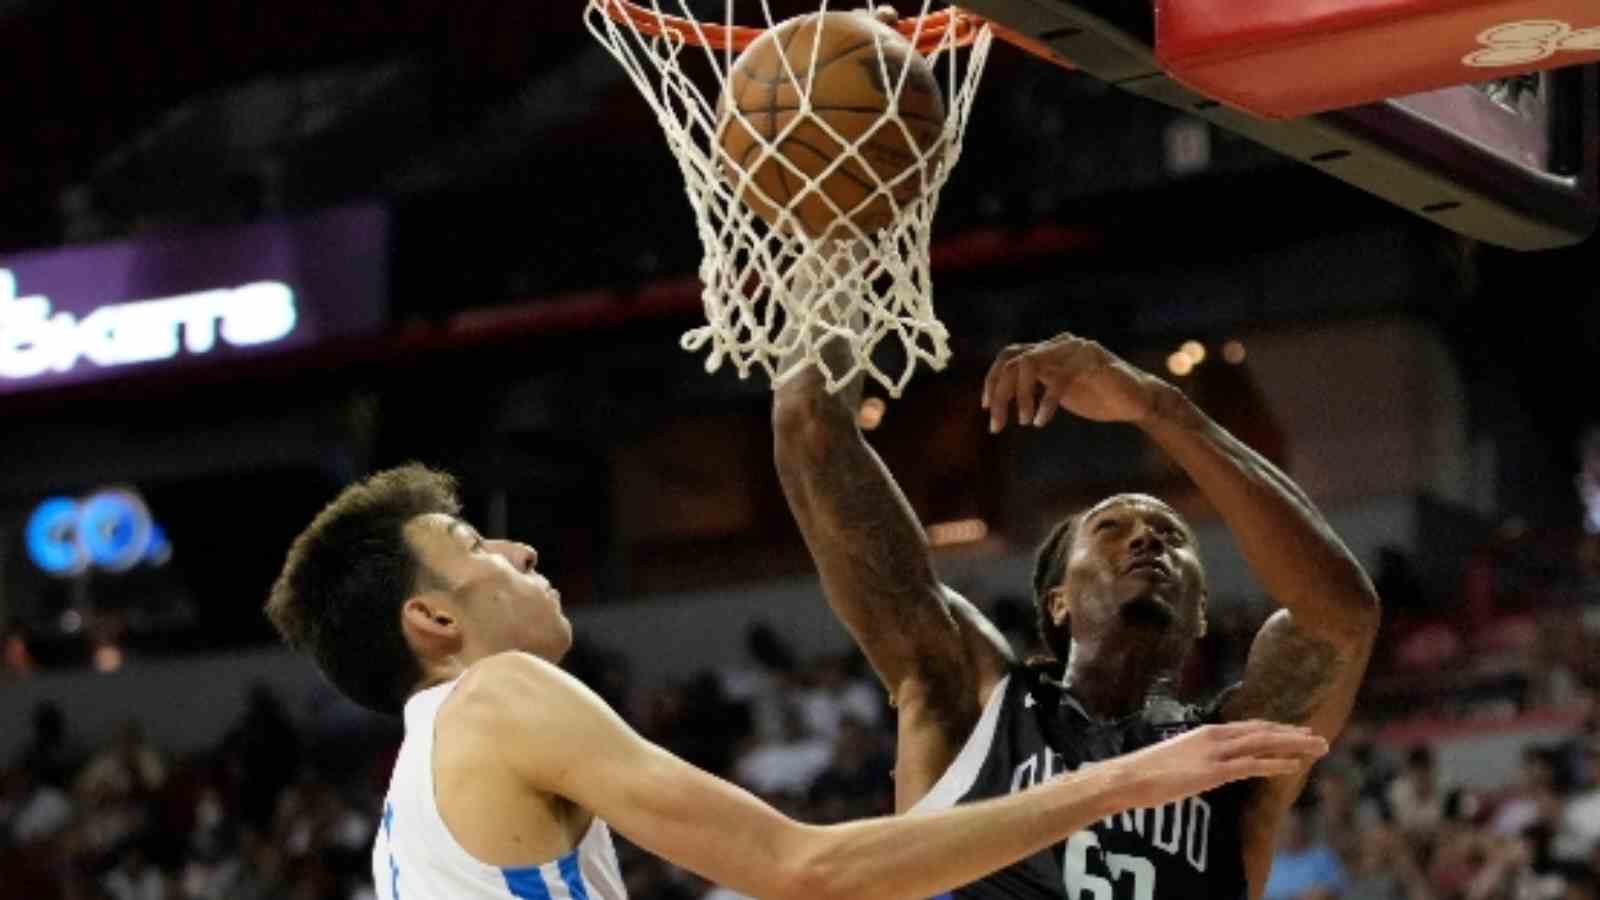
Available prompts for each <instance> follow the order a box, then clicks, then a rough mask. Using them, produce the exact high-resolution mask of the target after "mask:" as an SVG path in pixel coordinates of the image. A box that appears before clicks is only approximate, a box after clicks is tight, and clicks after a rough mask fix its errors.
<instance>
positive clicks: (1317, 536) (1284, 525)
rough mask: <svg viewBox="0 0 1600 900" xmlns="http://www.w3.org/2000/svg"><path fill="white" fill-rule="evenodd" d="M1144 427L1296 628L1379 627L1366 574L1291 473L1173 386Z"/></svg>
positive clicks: (1347, 632) (1343, 631)
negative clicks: (1224, 527)
mask: <svg viewBox="0 0 1600 900" xmlns="http://www.w3.org/2000/svg"><path fill="white" fill-rule="evenodd" d="M1140 427H1141V428H1142V429H1143V430H1144V431H1145V433H1146V434H1147V435H1149V436H1150V438H1151V439H1152V440H1154V441H1155V442H1156V444H1157V445H1159V446H1160V447H1161V448H1162V449H1163V450H1165V451H1166V452H1167V454H1168V455H1170V456H1171V457H1172V458H1173V459H1174V460H1176V461H1177V462H1178V464H1179V465H1180V466H1182V467H1183V469H1184V471H1185V472H1187V473H1188V474H1189V477H1190V478H1192V479H1193V480H1194V482H1195V484H1197V485H1198V486H1199V487H1200V490H1201V491H1202V492H1204V494H1205V496H1206V499H1208V500H1209V501H1210V502H1211V504H1212V505H1213V506H1214V507H1216V509H1217V511H1218V512H1219V513H1220V514H1221V515H1222V518H1223V520H1224V521H1225V522H1226V523H1227V525H1228V528H1229V530H1230V531H1232V532H1233V535H1234V537H1235V539H1236V540H1237V541H1238V545H1239V550H1240V552H1241V553H1243V555H1244V558H1245V561H1246V562H1247V563H1249V565H1250V568H1251V570H1252V571H1253V572H1254V573H1255V574H1256V577H1257V578H1259V579H1260V581H1261V584H1262V587H1264V588H1266V590H1267V591H1268V593H1270V594H1271V595H1272V597H1273V598H1274V599H1275V600H1277V601H1278V602H1279V603H1282V604H1283V605H1284V606H1285V607H1287V608H1288V609H1289V610H1290V611H1291V612H1292V613H1293V615H1294V618H1295V623H1296V625H1297V627H1298V628H1300V629H1301V630H1302V631H1304V632H1306V633H1310V634H1319V635H1327V636H1330V637H1334V636H1339V637H1343V636H1361V635H1366V634H1368V633H1370V631H1371V630H1372V629H1373V628H1375V627H1376V624H1377V613H1378V606H1377V598H1376V595H1375V594H1374V592H1373V589H1372V584H1371V582H1370V581H1369V580H1368V579H1367V576H1366V573H1365V572H1363V571H1362V569H1361V566H1360V565H1359V564H1358V563H1357V562H1356V560H1355V558H1354V557H1353V556H1351V554H1350V551H1349V550H1348V549H1347V548H1346V547H1345V545H1344V542H1342V541H1341V540H1339V537H1338V536H1337V535H1336V534H1334V532H1333V529H1332V528H1331V527H1330V526H1329V525H1328V523H1327V521H1326V520H1325V519H1323V517H1322V515H1321V513H1319V512H1318V511H1317V509H1316V507H1315V506H1314V505H1313V504H1312V502H1311V500H1310V499H1309V498H1308V497H1306V495H1305V493H1304V492H1303V491H1301V490H1300V488H1299V486H1298V485H1296V484H1295V483H1294V482H1293V481H1291V480H1290V479H1289V476H1287V475H1285V474H1284V473H1283V472H1282V471H1281V470H1279V469H1278V467H1277V466H1274V465H1273V464H1272V463H1270V462H1268V461H1267V460H1266V459H1265V458H1264V457H1262V456H1261V455H1260V454H1258V453H1256V452H1255V451H1254V450H1252V449H1250V448H1249V447H1248V446H1246V445H1245V444H1244V443H1243V442H1241V441H1240V440H1238V439H1237V438H1235V437H1234V436H1233V435H1231V434H1229V433H1228V432H1227V430H1225V429H1223V428H1222V427H1221V426H1219V425H1217V424H1216V423H1215V422H1213V421H1212V420H1211V419H1210V418H1209V417H1208V416H1206V414H1205V413H1204V412H1202V411H1200V410H1199V409H1198V408H1196V407H1195V406H1194V404H1192V403H1190V402H1189V400H1188V398H1187V397H1184V396H1183V394H1181V393H1180V392H1178V391H1177V390H1176V389H1175V388H1170V387H1168V388H1164V389H1163V390H1162V392H1161V394H1160V395H1159V399H1158V401H1157V402H1156V404H1155V405H1154V408H1153V409H1152V412H1151V413H1150V415H1149V416H1148V417H1147V418H1146V419H1145V420H1144V421H1143V422H1141V423H1140Z"/></svg>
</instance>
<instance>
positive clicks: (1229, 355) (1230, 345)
mask: <svg viewBox="0 0 1600 900" xmlns="http://www.w3.org/2000/svg"><path fill="white" fill-rule="evenodd" d="M1222 361H1223V362H1225V363H1227V364H1228V365H1230V366H1237V365H1238V364H1240V363H1242V362H1244V344H1242V343H1240V342H1239V341H1229V342H1227V343H1226V344H1223V345H1222Z"/></svg>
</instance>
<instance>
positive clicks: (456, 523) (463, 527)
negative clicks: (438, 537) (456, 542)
mask: <svg viewBox="0 0 1600 900" xmlns="http://www.w3.org/2000/svg"><path fill="white" fill-rule="evenodd" d="M457 531H461V532H463V533H465V534H466V536H467V540H468V541H476V540H477V537H478V530H477V529H475V528H473V527H472V526H471V525H468V524H467V523H466V522H464V521H462V520H460V519H451V520H450V528H449V533H450V535H451V536H452V537H454V536H455V533H456V532H457Z"/></svg>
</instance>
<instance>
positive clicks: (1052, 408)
mask: <svg viewBox="0 0 1600 900" xmlns="http://www.w3.org/2000/svg"><path fill="white" fill-rule="evenodd" d="M1061 392H1062V387H1061V385H1060V383H1059V382H1056V381H1047V382H1045V384H1044V396H1042V397H1040V398H1039V411H1038V412H1037V413H1035V414H1034V416H1033V427H1035V428H1043V427H1044V426H1046V425H1049V424H1050V420H1051V419H1054V418H1055V417H1056V412H1057V411H1058V410H1060V409H1061Z"/></svg>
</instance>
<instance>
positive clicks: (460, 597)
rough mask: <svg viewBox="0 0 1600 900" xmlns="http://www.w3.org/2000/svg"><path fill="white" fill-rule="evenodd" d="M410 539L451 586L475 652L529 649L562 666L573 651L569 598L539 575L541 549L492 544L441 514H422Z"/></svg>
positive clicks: (411, 527) (412, 525)
mask: <svg viewBox="0 0 1600 900" xmlns="http://www.w3.org/2000/svg"><path fill="white" fill-rule="evenodd" d="M406 533H407V537H408V538H409V539H410V541H411V544H412V546H413V547H415V548H416V549H417V552H418V553H419V555H420V556H421V559H422V562H423V563H424V564H425V565H427V566H428V567H429V568H430V569H432V570H433V572H434V573H436V574H437V575H438V576H439V577H440V578H442V579H443V580H444V582H445V583H446V584H448V585H450V597H451V600H452V602H453V603H454V604H455V605H456V606H457V611H458V613H459V614H460V616H461V619H462V628H463V633H464V639H465V641H466V642H467V643H468V644H469V645H470V646H472V647H473V648H475V649H476V650H478V651H480V652H482V653H484V654H488V653H495V652H499V651H503V650H522V651H525V652H528V653H533V654H535V655H537V656H540V657H543V658H545V659H548V660H550V661H552V662H554V661H558V660H560V659H561V657H562V656H563V655H564V654H565V653H566V652H567V648H568V647H570V646H571V645H572V624H571V623H570V622H568V621H567V618H566V616H565V615H563V614H562V611H561V592H560V591H558V590H556V589H555V588H554V587H552V586H551V585H550V582H549V580H548V579H546V578H545V577H544V576H543V575H541V574H540V573H539V570H538V564H539V553H538V551H536V550H534V549H533V548H532V547H530V546H528V545H527V544H520V543H516V542H514V541H506V540H498V539H496V540H490V539H486V538H484V537H483V536H482V535H480V534H479V533H478V530H477V529H476V528H473V527H472V526H471V525H469V524H467V523H466V522H463V521H462V520H460V519H457V518H455V517H453V516H447V515H444V514H441V513H434V514H430V515H426V516H419V517H418V518H416V519H414V520H413V521H412V522H411V523H410V524H408V525H407V526H406Z"/></svg>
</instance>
